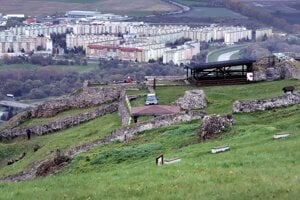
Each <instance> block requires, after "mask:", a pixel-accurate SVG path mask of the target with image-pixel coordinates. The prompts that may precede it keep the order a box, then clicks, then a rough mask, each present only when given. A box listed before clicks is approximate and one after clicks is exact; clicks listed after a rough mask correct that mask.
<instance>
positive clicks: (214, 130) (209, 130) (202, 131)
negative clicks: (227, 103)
mask: <svg viewBox="0 0 300 200" xmlns="http://www.w3.org/2000/svg"><path fill="white" fill-rule="evenodd" d="M233 123H234V120H233V118H232V115H230V114H228V115H225V116H220V115H206V116H205V117H204V118H203V120H202V123H201V125H200V127H199V132H198V135H199V137H200V138H201V139H203V140H205V139H209V138H215V137H217V136H218V135H219V134H220V133H221V132H223V131H224V130H225V129H226V128H228V127H230V126H232V125H233Z"/></svg>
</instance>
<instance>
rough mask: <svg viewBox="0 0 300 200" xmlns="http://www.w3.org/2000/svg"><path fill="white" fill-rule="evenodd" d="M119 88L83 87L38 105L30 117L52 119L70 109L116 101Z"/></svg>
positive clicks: (118, 95)
mask: <svg viewBox="0 0 300 200" xmlns="http://www.w3.org/2000/svg"><path fill="white" fill-rule="evenodd" d="M120 92H121V88H120V87H114V88H113V87H85V88H81V89H79V90H77V91H75V92H73V93H71V94H69V95H65V96H62V97H59V98H56V99H53V100H50V101H47V102H45V103H43V104H41V105H39V106H38V107H37V108H36V109H34V110H32V111H31V117H32V118H34V117H52V116H55V115H57V114H58V113H60V112H62V111H65V110H68V109H71V108H86V107H93V106H98V105H101V104H104V103H109V102H113V101H117V100H118V99H119V97H120Z"/></svg>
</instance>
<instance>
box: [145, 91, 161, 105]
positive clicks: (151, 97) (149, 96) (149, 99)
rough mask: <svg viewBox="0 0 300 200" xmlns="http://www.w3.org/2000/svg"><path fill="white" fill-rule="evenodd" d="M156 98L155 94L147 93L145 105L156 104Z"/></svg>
mask: <svg viewBox="0 0 300 200" xmlns="http://www.w3.org/2000/svg"><path fill="white" fill-rule="evenodd" d="M157 104H158V99H157V97H156V94H147V98H146V102H145V105H157Z"/></svg>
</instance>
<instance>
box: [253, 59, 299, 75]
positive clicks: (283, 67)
mask: <svg viewBox="0 0 300 200" xmlns="http://www.w3.org/2000/svg"><path fill="white" fill-rule="evenodd" d="M253 67H254V73H253V79H254V81H263V80H278V79H288V78H295V79H300V72H298V71H300V70H298V69H296V68H294V66H293V64H292V63H291V62H289V61H279V60H278V59H276V58H272V57H271V58H269V57H265V58H261V59H259V60H258V61H257V62H256V63H254V66H253Z"/></svg>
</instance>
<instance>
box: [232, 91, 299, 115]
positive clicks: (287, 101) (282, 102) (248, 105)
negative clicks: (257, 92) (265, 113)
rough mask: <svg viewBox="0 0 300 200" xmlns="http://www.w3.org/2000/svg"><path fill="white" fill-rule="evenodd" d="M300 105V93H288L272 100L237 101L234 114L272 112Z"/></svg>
mask: <svg viewBox="0 0 300 200" xmlns="http://www.w3.org/2000/svg"><path fill="white" fill-rule="evenodd" d="M299 103H300V93H299V92H298V93H294V94H292V93H286V94H284V95H282V96H279V97H275V98H270V99H258V100H253V101H235V102H234V103H233V106H232V109H233V112H236V113H240V112H254V111H258V110H270V109H272V108H278V107H281V106H290V105H295V104H299Z"/></svg>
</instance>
